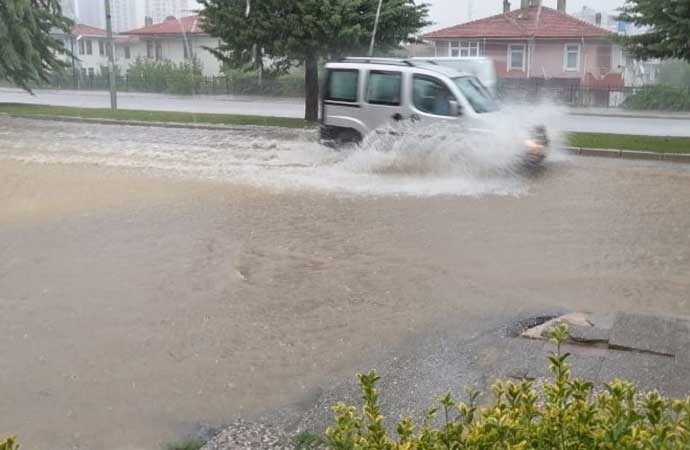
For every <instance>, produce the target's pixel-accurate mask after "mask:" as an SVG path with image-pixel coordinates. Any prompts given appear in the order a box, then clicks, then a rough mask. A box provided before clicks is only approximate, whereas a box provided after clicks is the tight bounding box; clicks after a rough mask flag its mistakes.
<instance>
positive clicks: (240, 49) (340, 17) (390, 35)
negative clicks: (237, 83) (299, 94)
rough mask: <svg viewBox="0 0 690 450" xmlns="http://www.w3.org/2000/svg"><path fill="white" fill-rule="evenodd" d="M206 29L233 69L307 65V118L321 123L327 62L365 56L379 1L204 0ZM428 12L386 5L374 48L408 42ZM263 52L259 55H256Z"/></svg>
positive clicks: (411, 4)
mask: <svg viewBox="0 0 690 450" xmlns="http://www.w3.org/2000/svg"><path fill="white" fill-rule="evenodd" d="M201 4H202V5H203V8H204V9H203V11H202V13H201V14H202V16H203V27H204V28H205V30H206V31H207V32H208V33H210V34H211V35H212V36H215V37H218V38H220V39H221V41H222V44H221V45H220V47H219V48H218V49H217V50H213V53H214V54H215V55H216V56H217V57H218V58H219V59H221V60H222V61H223V62H225V63H226V64H228V65H230V66H236V67H237V66H242V65H245V66H246V65H248V64H252V63H254V62H255V61H256V60H257V58H256V55H257V53H261V52H263V55H264V56H265V57H267V58H268V59H269V60H270V61H271V67H270V68H269V70H273V71H276V72H285V71H287V70H289V69H290V67H292V66H293V65H297V64H300V65H304V69H305V70H304V71H305V76H304V81H305V83H304V86H305V111H306V113H305V118H306V119H307V120H309V121H316V120H317V119H318V111H319V103H318V100H319V71H318V64H319V61H320V60H323V59H333V58H338V57H340V56H342V55H352V54H362V53H363V51H364V50H365V49H366V48H367V46H368V44H369V40H370V38H371V32H372V29H373V27H374V20H375V16H376V8H377V6H378V0H252V1H251V2H250V7H249V8H248V7H247V6H248V3H247V0H201ZM427 17H428V7H427V5H426V4H423V3H422V4H416V3H415V1H414V0H384V3H383V9H382V11H381V20H380V23H379V28H378V33H377V39H376V48H377V50H378V51H386V50H389V49H391V48H395V47H399V46H400V44H401V43H403V42H406V41H409V40H410V39H411V36H412V35H413V34H414V33H415V32H417V31H418V30H420V29H421V28H423V27H424V26H426V25H427V24H428V21H427ZM257 49H261V51H257Z"/></svg>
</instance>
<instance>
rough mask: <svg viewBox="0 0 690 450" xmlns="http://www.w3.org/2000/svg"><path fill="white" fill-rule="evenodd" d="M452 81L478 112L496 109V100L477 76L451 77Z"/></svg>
mask: <svg viewBox="0 0 690 450" xmlns="http://www.w3.org/2000/svg"><path fill="white" fill-rule="evenodd" d="M453 82H454V83H455V85H456V86H457V87H458V89H460V92H462V94H463V95H464V96H465V98H466V99H467V101H468V102H470V105H472V108H474V110H475V111H477V112H478V113H480V114H481V113H487V112H491V111H496V110H497V109H498V105H497V104H496V101H495V100H494V99H493V97H492V96H491V94H489V91H487V89H486V88H485V87H484V85H483V84H482V83H481V82H480V81H479V80H478V79H477V78H475V77H457V78H453Z"/></svg>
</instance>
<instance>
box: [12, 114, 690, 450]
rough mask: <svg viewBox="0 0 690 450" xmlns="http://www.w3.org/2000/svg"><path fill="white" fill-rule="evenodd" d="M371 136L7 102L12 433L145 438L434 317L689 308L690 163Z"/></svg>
mask: <svg viewBox="0 0 690 450" xmlns="http://www.w3.org/2000/svg"><path fill="white" fill-rule="evenodd" d="M380 145H383V144H376V145H373V146H372V147H373V148H368V149H364V150H358V151H355V150H353V151H345V152H333V151H332V150H330V149H326V148H322V147H320V146H318V145H317V144H315V143H313V142H310V141H309V137H308V136H305V137H299V136H294V135H291V136H289V137H284V136H283V137H281V136H269V137H265V136H262V135H261V134H260V133H258V132H257V133H254V132H246V131H243V132H239V131H236V132H233V131H211V130H167V129H161V128H145V127H120V126H100V125H94V124H89V125H86V124H67V123H57V122H43V121H30V120H24V119H10V118H7V117H0V410H1V411H2V413H1V417H0V434H1V433H6V432H12V433H15V434H17V435H18V436H19V438H20V441H21V442H22V444H23V446H22V448H23V449H25V450H34V449H36V450H43V449H48V448H50V449H59V450H61V449H72V448H78V449H92V450H101V449H156V448H159V446H160V445H161V443H163V442H166V441H168V440H170V439H173V438H175V437H177V436H179V435H180V433H184V432H185V431H186V430H190V429H192V428H193V427H194V425H195V424H197V423H200V422H207V423H211V424H221V423H223V422H228V421H230V420H231V419H233V418H235V417H238V416H243V417H252V416H254V415H256V414H260V413H263V412H265V411H267V410H270V409H271V408H274V407H277V406H281V405H284V404H288V403H294V402H309V400H310V399H311V398H313V396H314V395H316V393H317V392H318V390H319V389H320V388H325V387H327V386H329V385H331V384H333V383H336V382H338V381H340V380H343V379H346V378H349V377H351V376H352V375H353V371H354V370H355V368H356V367H361V365H362V364H363V362H366V363H367V364H369V363H370V362H371V364H372V365H375V363H374V361H375V359H376V358H377V357H382V358H385V355H386V354H387V352H389V351H391V350H394V349H396V348H398V346H400V345H401V343H403V342H405V341H406V340H408V339H414V336H416V335H419V334H424V333H426V332H428V331H429V330H433V329H440V328H443V329H451V330H455V331H454V332H457V333H459V334H467V335H468V336H471V335H473V334H475V333H479V332H481V331H482V330H483V328H485V327H487V326H489V325H487V324H489V323H491V324H492V325H491V326H494V325H495V323H497V322H498V321H500V320H503V319H506V320H508V319H510V318H511V317H515V316H517V315H519V314H521V313H526V312H537V313H538V312H540V311H547V310H548V311H552V310H561V309H564V310H587V311H594V312H607V311H619V310H634V311H640V312H656V313H666V314H678V315H690V166H687V165H681V164H671V163H662V162H635V161H622V160H609V159H594V158H574V157H573V158H571V157H567V156H564V155H560V154H556V155H554V156H553V158H552V159H551V161H550V162H549V163H548V164H547V166H546V168H545V170H544V171H543V172H541V173H538V174H533V175H532V176H525V175H524V174H522V173H520V172H514V171H513V170H512V169H510V168H509V160H510V158H509V157H506V156H505V155H501V154H499V153H498V152H496V150H495V149H493V148H486V149H485V150H484V152H483V153H482V152H481V151H480V150H481V149H474V150H472V151H471V152H470V153H471V155H470V156H467V155H466V154H465V155H460V156H458V155H456V154H453V153H452V152H450V153H449V152H448V144H438V146H439V147H438V148H440V149H441V150H439V151H433V150H434V147H433V145H432V147H431V148H429V147H424V148H423V147H420V148H416V147H414V146H412V145H410V144H409V143H408V144H405V145H403V146H402V147H401V146H395V148H394V151H393V152H384V151H382V150H383V149H382V148H380ZM434 145H436V144H434ZM472 152H474V153H472ZM492 152H494V153H492ZM482 154H484V155H486V154H488V155H490V158H488V159H483V158H482V156H481V155H482ZM490 160H493V161H498V162H499V166H500V167H498V168H496V170H494V169H492V168H491V167H489V163H488V162H487V161H490Z"/></svg>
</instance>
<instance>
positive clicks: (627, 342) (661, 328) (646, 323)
mask: <svg viewBox="0 0 690 450" xmlns="http://www.w3.org/2000/svg"><path fill="white" fill-rule="evenodd" d="M676 328H677V320H676V319H674V318H668V317H659V316H645V315H640V314H630V313H619V314H617V315H616V318H615V320H614V323H613V328H612V329H611V336H610V338H609V344H610V346H611V347H612V348H623V349H633V350H638V351H643V352H653V353H659V354H664V355H671V356H673V355H674V353H675V346H674V342H675V333H676Z"/></svg>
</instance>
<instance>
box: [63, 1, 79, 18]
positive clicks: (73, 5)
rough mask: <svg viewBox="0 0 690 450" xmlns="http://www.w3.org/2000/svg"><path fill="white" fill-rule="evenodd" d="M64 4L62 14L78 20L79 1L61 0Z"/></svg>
mask: <svg viewBox="0 0 690 450" xmlns="http://www.w3.org/2000/svg"><path fill="white" fill-rule="evenodd" d="M60 6H62V14H63V15H65V16H67V17H69V18H70V19H72V20H77V2H76V0H60Z"/></svg>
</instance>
